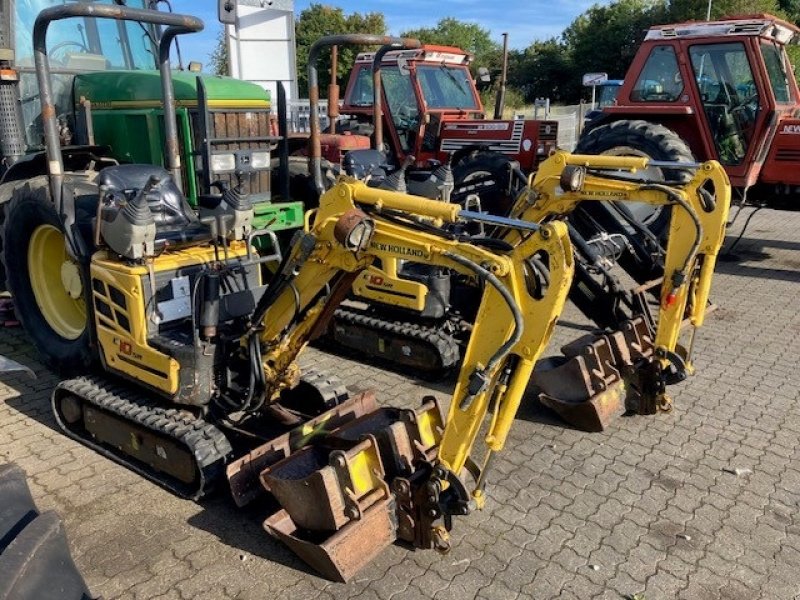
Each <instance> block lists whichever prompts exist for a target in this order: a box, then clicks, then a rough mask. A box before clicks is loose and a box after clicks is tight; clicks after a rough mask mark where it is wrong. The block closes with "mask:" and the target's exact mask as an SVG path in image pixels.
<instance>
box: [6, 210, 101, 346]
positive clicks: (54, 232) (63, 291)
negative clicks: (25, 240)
mask: <svg viewBox="0 0 800 600" xmlns="http://www.w3.org/2000/svg"><path fill="white" fill-rule="evenodd" d="M12 268H13V267H12ZM28 275H29V277H30V280H31V288H32V289H33V295H34V297H35V298H36V304H37V305H38V306H39V310H40V311H41V313H42V316H43V317H44V319H45V321H47V324H48V325H50V327H51V328H52V329H53V331H55V332H56V333H57V334H58V335H60V336H61V337H63V338H65V339H68V340H75V339H77V338H79V337H80V336H81V334H82V333H83V331H84V329H85V328H86V304H85V302H84V300H83V286H82V283H81V280H80V271H79V269H78V266H77V265H76V264H75V262H74V261H73V260H72V258H71V257H70V256H69V254H67V248H66V240H65V239H64V234H63V233H61V231H60V230H59V229H58V228H57V227H54V226H52V225H39V227H37V228H36V229H35V230H34V231H33V234H32V235H31V239H30V243H29V245H28Z"/></svg>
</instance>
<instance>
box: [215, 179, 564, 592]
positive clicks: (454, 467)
mask: <svg viewBox="0 0 800 600" xmlns="http://www.w3.org/2000/svg"><path fill="white" fill-rule="evenodd" d="M465 218H472V217H470V216H469V215H466V216H465V213H464V211H462V210H461V208H460V207H459V206H458V205H452V204H446V203H442V202H437V201H431V200H426V199H422V198H416V197H413V196H408V195H406V194H401V193H397V192H388V191H384V190H378V189H374V188H370V187H368V186H366V185H365V184H363V183H361V182H358V181H354V180H347V179H341V180H340V181H339V182H338V183H337V184H336V185H335V186H334V187H333V188H332V189H331V190H329V191H328V192H326V194H325V195H324V196H323V197H322V200H321V202H320V208H319V209H318V210H317V212H316V214H314V215H313V216H310V218H309V220H308V223H307V227H306V230H305V231H304V232H303V233H302V234H301V238H300V239H298V240H296V241H295V243H294V244H293V250H292V252H291V253H290V254H289V256H288V257H287V258H286V260H284V261H283V264H282V266H281V268H280V270H279V272H278V274H277V275H276V277H275V281H277V282H279V283H278V284H276V287H275V288H273V289H272V290H270V289H269V288H268V289H267V290H266V292H265V294H264V296H263V297H262V302H260V303H259V306H257V307H256V310H255V312H254V314H253V318H252V326H251V331H250V332H248V334H247V335H257V336H258V337H259V340H260V346H261V350H262V356H261V359H262V362H263V364H264V372H265V376H266V378H267V382H268V385H267V388H266V390H265V394H267V396H268V399H269V401H276V400H278V398H279V394H278V392H279V391H280V389H281V388H282V387H285V386H287V385H290V381H291V378H292V377H293V372H294V370H295V369H294V367H293V363H294V359H295V358H296V357H297V355H298V354H299V352H300V351H301V350H302V348H303V346H304V345H305V344H306V343H307V342H308V341H309V340H310V339H311V338H312V337H313V336H314V335H316V334H317V333H318V332H320V331H321V329H322V328H324V321H325V320H326V319H327V318H328V317H330V316H331V314H332V307H333V306H335V304H336V303H337V302H338V301H339V300H340V299H341V298H342V297H343V292H346V290H347V289H348V288H349V286H350V285H351V282H352V274H356V273H358V272H360V271H361V270H363V269H365V268H367V267H368V266H369V265H370V264H372V263H373V262H375V261H387V260H391V259H399V258H413V260H414V261H416V262H422V263H425V264H431V265H438V266H442V267H446V268H448V269H452V270H453V271H456V272H459V273H462V274H464V275H466V276H468V277H471V278H472V279H473V280H474V281H475V282H476V285H480V286H481V287H482V290H483V292H482V300H481V303H480V308H479V311H478V316H477V318H476V321H475V326H474V329H473V332H472V336H471V338H470V341H469V344H468V346H467V351H466V355H465V358H464V361H463V364H462V367H461V372H460V375H459V378H458V382H457V383H456V386H455V391H454V393H453V396H452V399H451V402H450V406H449V411H448V413H447V417H446V418H444V419H443V418H442V415H441V413H440V411H439V408H438V403H437V402H436V401H435V400H434V399H433V398H430V397H428V398H425V399H423V405H422V407H421V408H419V409H417V410H410V409H394V408H389V407H383V408H377V407H373V408H372V409H365V410H360V411H359V412H358V416H357V417H356V418H354V419H351V420H347V419H345V420H344V421H345V422H344V424H342V418H341V415H342V414H343V413H344V412H346V411H347V410H349V408H348V407H345V406H340V407H337V408H336V409H334V410H333V411H332V413H331V415H322V416H321V417H319V418H318V419H316V420H315V421H314V422H312V423H306V424H304V425H303V426H302V427H301V428H300V430H298V431H297V432H295V433H294V434H289V435H288V436H287V437H286V438H285V439H286V440H288V441H287V442H286V444H287V445H289V446H292V444H294V445H293V446H292V447H291V451H292V452H291V453H290V454H289V456H288V457H287V458H285V459H283V460H282V461H280V462H278V463H277V464H273V465H271V466H269V467H267V468H265V469H263V471H261V473H260V479H261V481H262V482H263V483H264V485H265V486H266V487H267V488H268V489H269V491H271V492H272V493H273V495H275V497H276V498H277V499H278V501H279V502H280V503H281V505H282V506H283V509H284V510H283V511H281V512H280V513H278V514H277V515H275V516H274V517H273V518H271V519H270V520H269V521H268V522H267V523H266V527H267V528H268V530H270V531H271V532H272V533H273V534H275V535H276V536H277V537H279V538H280V539H282V540H283V541H285V542H286V543H287V544H289V545H290V547H292V549H293V550H295V551H296V552H297V553H298V554H300V555H301V556H303V558H305V559H306V560H308V561H309V562H310V563H311V564H312V565H314V566H315V567H317V568H318V569H319V570H321V571H322V572H323V573H325V574H327V575H329V576H331V577H334V578H340V579H346V578H347V577H349V576H350V575H351V574H352V573H353V572H355V570H357V568H359V567H360V566H361V565H362V564H364V563H365V562H366V561H368V560H369V559H370V558H371V557H372V556H374V555H375V553H376V552H377V550H378V549H380V548H382V547H383V546H384V545H386V544H388V543H391V542H392V541H393V540H394V539H397V538H401V539H404V540H406V541H408V542H410V543H412V544H414V545H415V546H417V547H422V548H431V547H434V548H437V549H440V550H446V549H448V548H449V540H448V534H447V531H448V530H449V529H450V527H451V526H452V517H453V516H455V515H463V514H467V513H468V512H469V511H470V510H471V509H472V508H476V507H477V508H479V507H481V506H482V505H483V494H482V488H483V485H484V482H485V480H486V479H485V478H486V467H487V466H488V460H486V461H484V463H483V465H482V467H479V466H478V465H477V462H476V460H475V459H474V457H473V450H474V448H475V446H476V442H477V440H478V437H479V435H480V432H481V425H482V424H484V422H485V420H486V418H487V414H488V413H489V411H491V413H492V415H491V419H490V421H489V423H488V429H487V430H486V434H485V442H486V445H487V447H488V452H489V454H488V456H491V454H492V453H493V452H496V451H499V450H502V449H503V446H504V444H505V441H506V438H507V436H508V433H509V429H510V428H511V425H512V423H513V420H514V417H515V415H516V412H517V409H518V408H519V405H520V402H521V400H522V397H523V395H524V393H525V390H526V387H527V382H528V380H529V378H530V375H531V372H532V371H533V368H534V365H535V364H536V361H537V359H538V358H539V356H540V355H541V354H542V352H543V350H544V348H545V347H546V346H547V343H548V341H549V339H550V336H551V334H552V332H553V329H554V327H555V324H556V321H557V319H558V317H559V315H560V314H561V311H562V309H563V307H564V303H565V301H566V298H567V294H568V291H569V288H570V284H571V280H572V274H573V254H572V248H571V245H570V242H569V234H568V231H567V226H566V225H565V224H564V223H562V222H553V223H549V224H546V225H543V226H539V225H537V224H531V223H524V222H517V223H516V224H514V223H513V222H512V221H510V220H509V221H508V222H507V225H508V226H517V227H520V228H521V229H524V230H525V231H527V233H528V235H527V236H526V238H525V240H524V242H522V243H520V244H518V245H517V246H516V247H513V248H512V247H510V246H509V247H507V248H505V247H504V248H502V249H500V250H498V249H496V246H494V245H493V246H492V247H483V246H481V245H480V244H478V243H475V242H473V241H468V240H467V241H463V240H461V239H458V238H455V237H454V236H452V235H450V234H448V233H447V232H446V231H445V230H443V229H441V228H439V227H438V226H439V225H441V224H443V223H454V222H456V221H458V220H464V219H465ZM475 218H482V217H480V216H477V217H475ZM281 282H282V283H281ZM243 346H248V343H246V342H244V341H243ZM353 402H354V403H357V402H362V403H363V402H364V399H363V398H357V399H355V400H354V401H353ZM334 423H335V425H334ZM292 440H294V441H295V442H296V440H302V441H301V442H296V443H295V442H293V441H292ZM281 443H283V442H281ZM275 447H276V444H275V443H274V442H273V443H271V445H270V446H269V448H267V449H263V448H262V449H257V450H256V451H254V452H252V453H251V454H250V455H248V456H247V457H245V458H244V459H243V462H242V461H239V464H237V465H236V466H235V468H234V469H233V471H234V472H235V473H241V472H242V471H243V470H245V469H249V470H252V465H253V464H256V463H258V460H259V457H263V456H266V455H268V454H270V453H271V452H272V450H273V449H274V448H275ZM248 463H249V464H248ZM258 464H260V466H263V464H261V463H258ZM229 473H230V469H229ZM468 476H471V477H472V479H473V480H474V481H473V484H472V485H470V486H468V485H467V483H466V479H467V478H468ZM468 488H469V489H468ZM303 530H310V531H315V532H316V537H317V538H319V537H320V536H322V537H324V535H325V534H328V535H329V536H330V537H328V538H327V540H326V541H323V542H321V543H314V544H312V543H310V542H309V541H308V539H307V536H306V537H304V535H303V534H302V533H301V531H303ZM356 541H358V550H357V551H356V549H355V544H356ZM345 547H346V548H348V550H347V551H346V552H345V551H344V550H343V548H345ZM345 554H346V555H347V557H346V558H345V556H344V555H345Z"/></svg>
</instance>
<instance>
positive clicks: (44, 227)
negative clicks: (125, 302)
mask: <svg viewBox="0 0 800 600" xmlns="http://www.w3.org/2000/svg"><path fill="white" fill-rule="evenodd" d="M5 215H6V218H5V226H4V228H3V263H4V264H5V267H6V280H7V284H8V290H9V291H10V292H11V296H12V298H13V299H14V308H15V311H16V314H17V317H18V318H19V320H20V322H21V323H22V325H23V327H24V328H25V332H26V333H27V334H28V336H29V337H30V339H31V341H32V342H33V345H34V346H35V347H36V350H37V351H38V352H39V355H40V356H41V357H42V361H43V362H44V363H45V364H46V365H47V366H48V367H50V368H52V369H54V370H56V371H59V372H69V371H72V372H74V371H75V370H80V369H83V368H86V367H88V366H89V365H90V364H91V361H92V354H91V350H90V344H89V340H90V332H89V327H88V318H89V311H88V310H87V307H86V302H85V300H84V285H85V282H84V280H83V273H82V268H81V266H80V265H79V264H77V263H76V262H75V261H74V260H73V259H72V257H71V256H70V255H69V253H68V252H67V249H66V238H65V237H64V230H63V227H62V225H61V220H60V219H59V217H58V214H57V213H56V210H55V207H54V206H53V204H52V202H51V201H50V198H49V193H48V190H47V188H46V187H35V188H31V186H29V185H25V186H23V187H21V188H19V189H18V190H17V191H15V192H14V196H13V197H12V199H11V201H10V202H9V204H8V205H7V208H6V211H5Z"/></svg>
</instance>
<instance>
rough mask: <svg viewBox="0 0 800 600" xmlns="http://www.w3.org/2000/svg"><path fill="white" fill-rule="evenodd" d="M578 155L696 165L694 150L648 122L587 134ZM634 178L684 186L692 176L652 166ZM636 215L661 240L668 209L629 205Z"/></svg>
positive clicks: (625, 123)
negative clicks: (649, 159)
mask: <svg viewBox="0 0 800 600" xmlns="http://www.w3.org/2000/svg"><path fill="white" fill-rule="evenodd" d="M575 153H576V154H605V155H608V156H644V157H647V158H651V159H653V160H664V161H674V162H695V158H694V156H693V155H692V151H691V149H690V148H689V146H688V145H687V144H686V142H685V141H683V139H681V138H680V136H678V134H677V133H675V132H674V131H672V130H671V129H667V128H666V127H664V126H663V125H658V124H656V123H649V122H647V121H641V120H634V121H627V120H624V121H614V122H613V123H609V124H607V125H601V126H600V127H596V128H594V129H592V130H591V131H590V132H589V133H587V134H586V135H584V136H583V137H582V138H581V139H580V140H579V141H578V145H577V146H576V148H575ZM635 177H637V178H641V179H647V180H651V181H655V182H659V183H663V182H677V183H685V182H687V181H689V179H691V177H692V172H691V171H689V170H687V169H662V168H659V167H651V168H648V169H645V170H643V171H640V172H638V173H636V174H635ZM627 206H628V208H629V209H630V210H631V212H632V213H633V215H634V216H635V217H636V218H637V219H639V220H640V221H641V222H642V223H644V224H645V225H647V226H648V228H649V229H650V230H651V231H652V232H653V233H654V234H655V235H657V236H658V237H659V238H662V237H663V236H664V235H666V232H667V228H668V227H669V210H668V209H667V208H661V207H655V208H654V207H653V206H651V205H648V204H644V203H641V204H639V203H637V204H628V205H627Z"/></svg>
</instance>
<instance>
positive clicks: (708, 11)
mask: <svg viewBox="0 0 800 600" xmlns="http://www.w3.org/2000/svg"><path fill="white" fill-rule="evenodd" d="M712 1H713V0H708V10H706V21H710V20H711V2H712Z"/></svg>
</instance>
